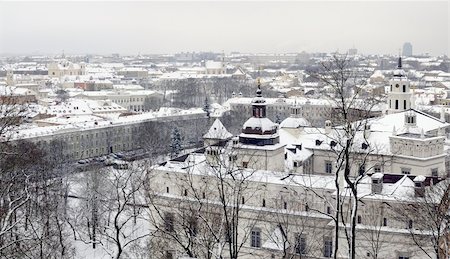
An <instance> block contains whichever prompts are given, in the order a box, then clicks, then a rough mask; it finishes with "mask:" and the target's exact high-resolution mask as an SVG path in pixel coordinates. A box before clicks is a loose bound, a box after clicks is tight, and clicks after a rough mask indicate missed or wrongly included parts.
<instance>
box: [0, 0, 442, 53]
mask: <svg viewBox="0 0 450 259" xmlns="http://www.w3.org/2000/svg"><path fill="white" fill-rule="evenodd" d="M449 8H450V7H449V2H448V1H438V2H429V1H423V2H412V1H400V2H386V1H381V2H369V1H364V2H363V1H351V2H344V1H331V2H330V1H328V2H312V1H301V2H292V1H291V2H257V1H251V2H188V1H183V2H38V1H34V2H0V54H57V53H61V52H62V51H63V50H64V51H65V53H67V54H111V53H120V54H138V53H141V54H150V53H155V54H158V53H176V52H182V51H184V52H186V51H215V52H221V51H225V52H227V53H228V52H231V51H239V52H253V53H257V52H272V53H273V52H275V53H287V52H301V51H307V52H331V51H336V50H339V51H341V52H342V51H347V50H348V49H349V48H352V47H353V46H354V47H356V48H357V49H358V51H359V52H361V53H364V54H396V53H398V52H399V49H400V48H401V47H402V46H403V43H404V42H411V43H412V45H413V53H414V54H419V53H430V54H432V55H442V54H446V55H449V45H450V39H449V12H450V11H449Z"/></svg>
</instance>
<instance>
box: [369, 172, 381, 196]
mask: <svg viewBox="0 0 450 259" xmlns="http://www.w3.org/2000/svg"><path fill="white" fill-rule="evenodd" d="M383 176H384V174H383V173H374V174H373V175H372V177H371V178H372V194H379V193H381V192H382V191H383Z"/></svg>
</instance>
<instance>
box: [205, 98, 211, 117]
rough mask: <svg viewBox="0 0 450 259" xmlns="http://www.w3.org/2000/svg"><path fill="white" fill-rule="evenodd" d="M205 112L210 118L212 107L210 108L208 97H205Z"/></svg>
mask: <svg viewBox="0 0 450 259" xmlns="http://www.w3.org/2000/svg"><path fill="white" fill-rule="evenodd" d="M203 110H204V111H205V112H206V116H207V117H208V118H209V116H210V107H209V102H208V97H205V105H204V106H203Z"/></svg>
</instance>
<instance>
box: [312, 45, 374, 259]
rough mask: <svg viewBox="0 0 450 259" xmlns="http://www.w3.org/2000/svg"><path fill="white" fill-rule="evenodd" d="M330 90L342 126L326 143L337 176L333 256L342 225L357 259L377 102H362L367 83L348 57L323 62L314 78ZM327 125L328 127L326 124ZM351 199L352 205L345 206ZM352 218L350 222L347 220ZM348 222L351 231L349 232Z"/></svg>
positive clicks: (331, 102) (328, 134)
mask: <svg viewBox="0 0 450 259" xmlns="http://www.w3.org/2000/svg"><path fill="white" fill-rule="evenodd" d="M314 76H315V77H317V78H318V79H320V80H321V81H322V82H323V83H324V84H325V86H326V87H327V88H329V90H328V92H326V93H325V94H326V96H327V97H328V99H329V100H330V104H331V105H333V107H335V108H334V109H333V114H331V115H330V116H331V118H332V120H333V121H334V122H335V123H336V124H337V125H339V127H338V128H336V129H335V130H333V131H332V132H329V133H325V135H326V138H327V139H328V141H330V143H327V144H328V145H329V147H330V150H331V151H332V153H333V157H332V159H333V160H334V161H335V166H334V170H333V174H334V175H335V187H336V193H337V195H336V202H335V206H334V210H335V215H334V220H335V239H334V257H335V258H336V257H337V255H338V249H339V238H338V237H339V232H340V230H339V229H340V228H341V226H340V224H343V226H344V227H343V230H344V234H345V237H346V239H347V243H348V254H349V257H350V258H356V225H357V214H358V207H359V201H360V200H359V197H358V185H359V184H360V182H361V180H362V179H363V177H364V176H365V175H366V174H367V172H369V170H370V168H369V167H368V166H366V165H367V164H368V161H369V159H370V157H371V155H372V154H374V153H376V152H375V151H376V147H373V146H371V145H370V143H369V142H368V136H367V135H366V134H362V133H363V132H364V130H366V129H367V128H368V127H369V123H368V120H369V118H370V117H371V116H372V114H371V111H372V110H373V107H374V106H375V105H376V104H377V103H378V100H376V99H373V98H366V99H365V100H364V101H362V100H361V99H359V94H360V91H361V89H362V88H361V87H356V86H360V85H364V84H365V80H363V79H362V78H361V77H360V75H359V74H358V72H357V70H356V69H355V67H354V66H353V64H352V60H351V59H349V58H348V57H347V56H345V55H344V56H341V55H337V54H336V55H333V56H332V57H331V58H330V59H329V60H328V61H325V62H322V63H321V70H320V72H318V73H317V74H315V75H314ZM326 126H327V125H326ZM341 181H343V182H345V184H346V186H347V188H348V191H347V190H344V189H343V188H342V187H343V185H342V184H341ZM346 200H349V201H350V202H349V204H348V205H345V204H346ZM347 219H349V220H347ZM347 223H348V224H349V228H350V229H349V230H347Z"/></svg>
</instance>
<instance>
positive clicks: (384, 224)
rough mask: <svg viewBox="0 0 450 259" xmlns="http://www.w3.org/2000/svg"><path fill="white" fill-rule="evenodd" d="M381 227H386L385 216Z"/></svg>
mask: <svg viewBox="0 0 450 259" xmlns="http://www.w3.org/2000/svg"><path fill="white" fill-rule="evenodd" d="M383 227H387V218H383Z"/></svg>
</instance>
